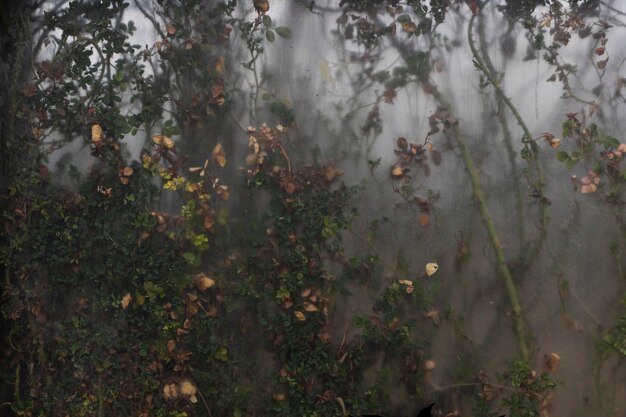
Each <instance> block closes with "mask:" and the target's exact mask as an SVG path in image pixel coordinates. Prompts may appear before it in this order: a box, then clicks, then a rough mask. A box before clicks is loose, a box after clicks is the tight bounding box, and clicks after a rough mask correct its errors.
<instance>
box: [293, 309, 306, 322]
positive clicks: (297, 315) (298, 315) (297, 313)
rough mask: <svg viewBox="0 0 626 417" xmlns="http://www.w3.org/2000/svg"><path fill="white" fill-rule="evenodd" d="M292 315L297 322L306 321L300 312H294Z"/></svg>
mask: <svg viewBox="0 0 626 417" xmlns="http://www.w3.org/2000/svg"><path fill="white" fill-rule="evenodd" d="M293 315H294V316H296V318H297V319H298V320H299V321H305V320H306V317H305V316H304V313H303V312H302V311H294V312H293Z"/></svg>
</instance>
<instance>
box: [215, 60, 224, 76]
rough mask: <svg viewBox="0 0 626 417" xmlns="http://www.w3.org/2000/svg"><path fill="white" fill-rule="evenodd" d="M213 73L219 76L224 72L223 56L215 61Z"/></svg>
mask: <svg viewBox="0 0 626 417" xmlns="http://www.w3.org/2000/svg"><path fill="white" fill-rule="evenodd" d="M215 72H217V73H218V74H221V73H222V72H224V57H223V56H221V57H220V58H219V59H218V60H217V63H216V64H215Z"/></svg>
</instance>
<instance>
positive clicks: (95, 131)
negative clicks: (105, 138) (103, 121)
mask: <svg viewBox="0 0 626 417" xmlns="http://www.w3.org/2000/svg"><path fill="white" fill-rule="evenodd" d="M91 141H92V142H93V143H100V142H101V141H102V127H101V126H100V125H98V124H95V125H93V126H91Z"/></svg>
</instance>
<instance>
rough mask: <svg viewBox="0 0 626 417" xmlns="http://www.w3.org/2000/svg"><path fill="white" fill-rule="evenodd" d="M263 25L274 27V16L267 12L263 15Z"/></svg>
mask: <svg viewBox="0 0 626 417" xmlns="http://www.w3.org/2000/svg"><path fill="white" fill-rule="evenodd" d="M263 26H265V27H266V28H269V27H272V18H271V17H269V16H268V15H266V14H264V15H263Z"/></svg>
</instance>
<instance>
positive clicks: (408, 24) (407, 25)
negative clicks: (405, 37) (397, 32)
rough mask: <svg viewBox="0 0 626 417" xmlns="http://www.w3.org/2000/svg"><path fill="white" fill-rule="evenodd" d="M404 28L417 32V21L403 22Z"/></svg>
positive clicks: (407, 30) (404, 29) (409, 31)
mask: <svg viewBox="0 0 626 417" xmlns="http://www.w3.org/2000/svg"><path fill="white" fill-rule="evenodd" d="M402 30H403V31H405V32H406V33H415V31H416V30H417V26H416V25H415V23H413V22H411V21H408V22H403V23H402Z"/></svg>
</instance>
